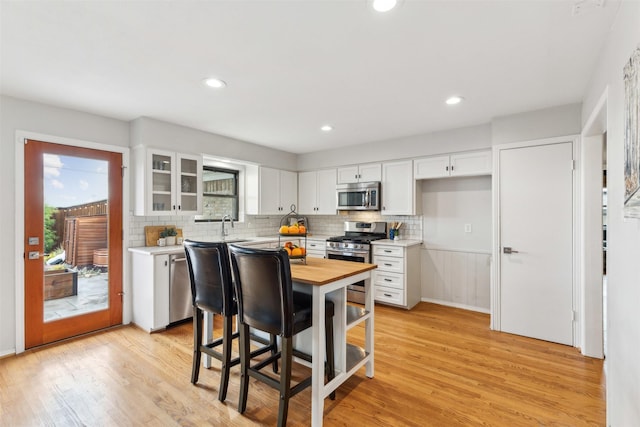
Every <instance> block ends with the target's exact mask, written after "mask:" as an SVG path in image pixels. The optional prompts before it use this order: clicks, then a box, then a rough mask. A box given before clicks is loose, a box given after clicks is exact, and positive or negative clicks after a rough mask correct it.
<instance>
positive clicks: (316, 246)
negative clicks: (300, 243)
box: [307, 241, 327, 252]
mask: <svg viewBox="0 0 640 427" xmlns="http://www.w3.org/2000/svg"><path fill="white" fill-rule="evenodd" d="M326 248H327V244H326V242H322V243H321V242H312V241H307V250H308V251H322V252H324V251H325V249H326Z"/></svg>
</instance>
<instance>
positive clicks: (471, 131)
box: [298, 124, 491, 171]
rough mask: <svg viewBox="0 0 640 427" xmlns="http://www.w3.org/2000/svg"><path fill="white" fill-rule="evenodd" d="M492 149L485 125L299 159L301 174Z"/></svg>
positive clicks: (488, 132)
mask: <svg viewBox="0 0 640 427" xmlns="http://www.w3.org/2000/svg"><path fill="white" fill-rule="evenodd" d="M490 147H491V125H490V124H483V125H479V126H471V127H464V128H459V129H451V130H447V131H442V132H434V133H430V134H424V135H415V136H409V137H405V138H397V139H392V140H387V141H378V142H371V143H368V144H360V145H353V146H349V147H341V148H338V149H334V150H325V151H317V152H315V153H308V154H301V155H299V156H298V170H300V171H305V170H314V169H322V168H327V167H335V166H344V165H353V164H357V163H368V162H379V161H383V160H396V159H413V158H416V157H422V156H431V155H434V154H442V153H456V152H460V151H473V150H481V149H485V148H490Z"/></svg>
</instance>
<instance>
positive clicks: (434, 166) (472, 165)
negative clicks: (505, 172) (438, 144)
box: [413, 150, 491, 179]
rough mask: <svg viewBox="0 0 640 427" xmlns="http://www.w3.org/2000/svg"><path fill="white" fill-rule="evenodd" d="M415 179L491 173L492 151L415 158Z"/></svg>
mask: <svg viewBox="0 0 640 427" xmlns="http://www.w3.org/2000/svg"><path fill="white" fill-rule="evenodd" d="M413 163H414V179H427V178H443V177H448V176H472V175H491V151H490V150H486V151H475V152H471V153H458V154H450V155H446V156H434V157H424V158H421V159H416V160H414V162H413Z"/></svg>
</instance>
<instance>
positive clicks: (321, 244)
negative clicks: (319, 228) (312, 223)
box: [307, 238, 327, 258]
mask: <svg viewBox="0 0 640 427" xmlns="http://www.w3.org/2000/svg"><path fill="white" fill-rule="evenodd" d="M326 255H327V241H326V240H321V239H312V238H307V256H308V257H312V258H326Z"/></svg>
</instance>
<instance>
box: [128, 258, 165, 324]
mask: <svg viewBox="0 0 640 427" xmlns="http://www.w3.org/2000/svg"><path fill="white" fill-rule="evenodd" d="M131 256H132V269H131V273H132V274H131V276H132V281H131V284H132V299H131V300H132V308H133V310H132V315H133V319H132V320H133V323H135V324H136V325H138V326H139V327H140V328H142V329H143V330H145V331H147V332H153V331H157V330H161V329H164V328H165V327H166V326H167V325H168V324H169V255H168V254H158V255H149V254H143V253H137V252H133V253H132V254H131Z"/></svg>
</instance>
